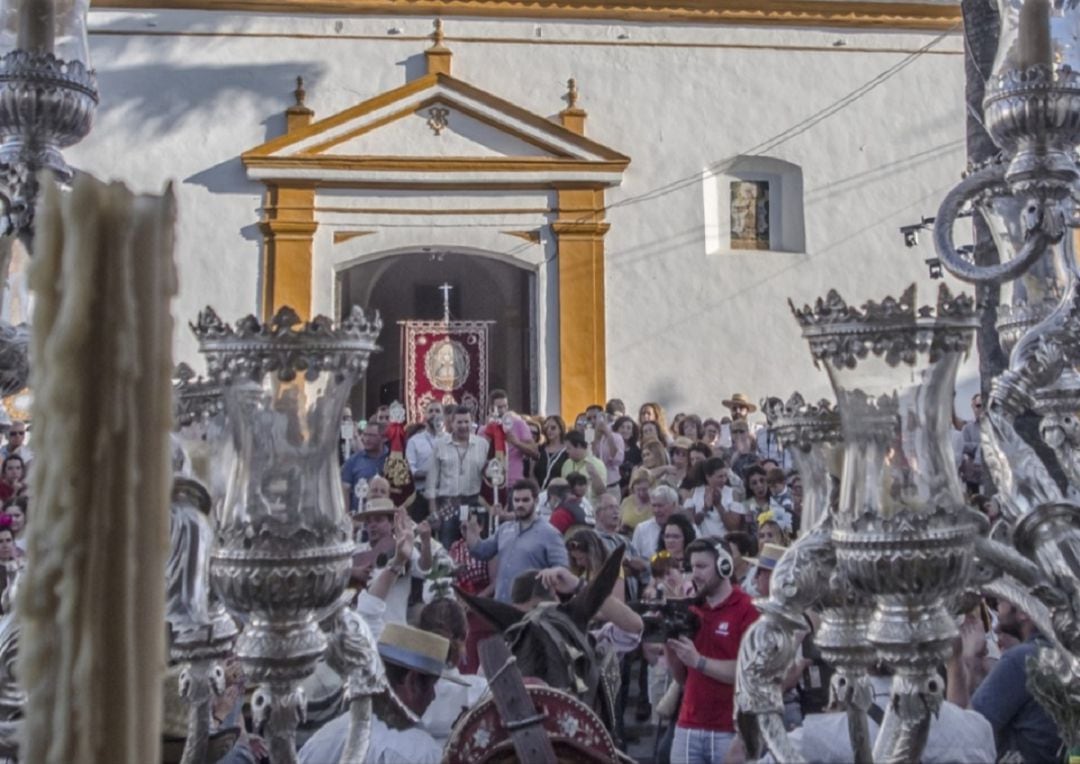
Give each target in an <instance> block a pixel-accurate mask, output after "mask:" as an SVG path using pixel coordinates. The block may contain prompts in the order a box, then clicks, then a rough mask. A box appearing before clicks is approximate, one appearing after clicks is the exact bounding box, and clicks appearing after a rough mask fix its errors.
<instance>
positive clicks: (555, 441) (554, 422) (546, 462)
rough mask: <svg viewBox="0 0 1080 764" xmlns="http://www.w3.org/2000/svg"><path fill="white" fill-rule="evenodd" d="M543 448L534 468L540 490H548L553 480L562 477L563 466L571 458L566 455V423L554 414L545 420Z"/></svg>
mask: <svg viewBox="0 0 1080 764" xmlns="http://www.w3.org/2000/svg"><path fill="white" fill-rule="evenodd" d="M543 434H544V440H543V444H544V445H543V446H542V447H541V448H540V457H539V458H538V459H537V460H536V466H535V467H534V468H533V476H534V477H535V478H536V482H537V483H539V484H540V490H544V489H546V488H547V484H548V483H550V482H551V479H552V478H557V477H560V476H562V468H563V465H564V464H566V460H567V459H568V458H569V457H568V456H567V455H566V443H565V442H564V440H563V439H564V438H565V437H566V422H564V421H563V418H562V417H561V416H559V415H558V414H552V415H551V416H549V417H546V418H545V419H544V425H543Z"/></svg>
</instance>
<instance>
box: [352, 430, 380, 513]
mask: <svg viewBox="0 0 1080 764" xmlns="http://www.w3.org/2000/svg"><path fill="white" fill-rule="evenodd" d="M387 454H388V451H387V448H386V446H385V445H383V438H382V432H381V431H380V430H379V425H378V424H376V423H375V422H369V423H368V425H367V426H366V427H365V428H364V431H363V432H362V433H361V434H360V450H359V451H357V452H356V453H355V454H353V455H352V456H350V457H349V458H348V460H346V462H345V464H344V465H342V467H341V483H342V485H343V486H344V488H345V499H346V501H348V504H349V511H350V512H356V511H357V510H358V509H359V503H358V502H357V500H356V492H355V491H354V490H353V489H355V488H356V484H357V483H359V482H360V481H361V480H366V481H368V482H370V481H371V479H372V478H373V477H375V476H376V475H379V474H381V473H382V469H383V465H384V464H386V457H387Z"/></svg>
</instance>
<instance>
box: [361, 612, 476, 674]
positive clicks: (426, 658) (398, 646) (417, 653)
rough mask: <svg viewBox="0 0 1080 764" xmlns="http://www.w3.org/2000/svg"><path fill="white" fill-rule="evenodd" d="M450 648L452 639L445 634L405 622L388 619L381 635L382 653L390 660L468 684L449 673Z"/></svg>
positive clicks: (381, 654) (422, 671) (380, 649)
mask: <svg viewBox="0 0 1080 764" xmlns="http://www.w3.org/2000/svg"><path fill="white" fill-rule="evenodd" d="M449 652H450V640H448V639H447V638H446V637H443V636H440V635H438V634H432V633H431V632H430V631H424V630H423V629H416V628H413V627H412V626H406V625H405V624H403V623H388V624H386V626H385V627H384V628H383V631H382V634H380V635H379V656H380V657H381V658H382V659H383V660H384V661H386V662H387V663H393V664H395V665H398V666H402V667H404V668H407V669H412V670H413V671H419V672H420V673H422V674H430V675H431V676H437V677H441V678H443V679H448V680H450V681H451V682H457V683H458V684H465V683H464V682H462V681H461V680H460V679H456V678H455V677H453V676H451V675H448V674H446V656H447V654H448V653H449Z"/></svg>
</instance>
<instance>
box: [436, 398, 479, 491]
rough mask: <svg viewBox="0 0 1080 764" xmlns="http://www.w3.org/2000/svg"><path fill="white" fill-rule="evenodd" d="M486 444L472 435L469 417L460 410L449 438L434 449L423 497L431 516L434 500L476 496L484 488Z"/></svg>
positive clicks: (463, 410)
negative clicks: (425, 499) (428, 505)
mask: <svg viewBox="0 0 1080 764" xmlns="http://www.w3.org/2000/svg"><path fill="white" fill-rule="evenodd" d="M487 453H488V442H487V440H485V439H484V438H482V437H480V436H479V435H474V434H473V432H472V415H471V414H470V413H469V411H468V409H466V408H464V407H459V408H457V409H455V410H454V414H453V418H452V419H451V437H450V438H449V439H447V440H440V441H439V442H438V443H436V445H435V450H434V454H433V457H432V459H431V461H430V463H429V471H428V473H427V486H426V487H425V489H424V494H425V496H426V497H427V499H428V502H429V504H430V506H431V510H432V512H435V511H436V505H435V501H436V499H437V498H451V497H453V498H457V497H462V496H476V495H478V494H479V493H480V489H481V486H482V485H483V475H484V467H485V466H487Z"/></svg>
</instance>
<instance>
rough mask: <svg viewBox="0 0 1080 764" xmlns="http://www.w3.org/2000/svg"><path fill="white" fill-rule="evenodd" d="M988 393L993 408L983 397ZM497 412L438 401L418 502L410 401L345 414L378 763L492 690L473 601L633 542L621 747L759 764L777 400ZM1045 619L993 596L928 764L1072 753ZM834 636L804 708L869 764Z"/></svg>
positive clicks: (531, 595)
mask: <svg viewBox="0 0 1080 764" xmlns="http://www.w3.org/2000/svg"><path fill="white" fill-rule="evenodd" d="M971 403H972V410H973V413H974V414H975V415H976V416H977V415H978V413H979V411H980V409H981V405H980V404H981V399H980V398H979V396H975V398H974V399H973V400H972V402H971ZM488 404H489V410H488V415H487V416H486V417H485V418H484V421H480V422H477V421H475V418H474V416H473V413H472V412H471V411H469V410H468V409H466V408H463V407H444V406H442V405H441V404H439V403H437V402H432V403H429V404H428V405H427V406H426V407H425V410H424V412H423V421H422V422H421V423H418V424H416V425H414V426H412V427H411V428H409V430H408V432H407V438H406V440H405V441H404V448H403V453H402V454H401V456H402V457H403V458H404V460H405V463H407V465H408V469H409V473H410V475H409V484H410V491H409V495H408V496H405V497H404V498H403V497H402V495H401V493H400V491H399V490H397V491H396V489H395V486H397V487H398V488H399V487H400V485H401V483H402V480H401V476H400V474H398V475H393V476H391V475H388V473H389V472H393V470H392V469H390V468H389V467H388V463H389V462H390V460H391V450H392V448H393V444H392V443H391V442H389V440H388V437H387V435H388V431H389V430H391V429H392V427H391V422H390V415H389V411H388V410H387V409H380V410H379V411H377V412H375V413H374V414H373V415H372V416H371V418H370V419H369V420H368V421H360V422H355V421H353V420H352V418H351V416H349V415H348V414H347V415H346V420H345V422H344V423H343V432H342V444H341V445H342V449H341V462H342V466H341V480H342V490H343V492H344V496H345V498H346V501H347V506H348V507H349V511H350V515H351V517H352V519H353V527H354V534H355V539H356V541H357V547H356V550H357V551H356V553H355V555H354V559H353V569H352V574H351V581H350V586H351V588H352V591H353V593H354V595H355V596H354V599H353V601H352V604H351V606H352V607H353V608H354V610H355V612H356V613H358V614H359V615H360V616H361V617H363V618H364V619H365V620H366V621H367V624H368V626H369V628H370V629H371V631H372V634H373V635H374V637H375V638H376V640H377V643H378V650H379V653H380V655H381V656H382V658H383V661H384V664H385V666H386V672H387V680H388V683H389V690H388V692H387V693H385V695H383V696H380V697H379V698H377V700H376V703H375V708H374V720H373V726H372V737H371V753H370V754H369V756H368V761H369V762H377V763H378V764H391V763H392V762H403V763H404V762H408V763H409V764H423V763H424V762H437V761H440V760H441V758H442V752H443V750H444V746H445V745H446V743H447V740H448V738H449V736H450V734H451V729H452V727H453V725H454V722H455V721H456V720H457V719H458V718H459V717H460V716H461V714H462V713H463V711H465V710H467V709H470V708H473V707H474V706H476V704H477V703H478V702H480V700H481V698H482V697H483V696H484V695H485V693H486V692H487V690H488V685H487V680H486V679H485V677H484V676H483V673H484V672H483V670H482V667H481V660H480V655H479V650H478V645H479V644H480V642H481V641H482V640H484V639H485V638H487V637H489V636H492V635H493V634H495V633H496V631H495V628H494V626H493V625H492V623H490V622H489V619H487V618H485V617H484V616H482V615H481V614H480V613H479V612H477V611H476V610H475V609H474V608H470V607H469V606H468V604H467V603H466V602H464V601H463V599H464V598H463V597H462V596H460V595H458V594H457V593H456V592H461V593H464V594H466V595H471V596H476V597H489V598H492V599H493V600H495V601H497V602H499V603H502V604H504V605H508V606H510V607H512V608H516V609H518V610H519V611H521V612H529V611H531V610H533V609H535V608H537V607H543V606H544V605H545V604H551V603H558V602H560V601H566V600H567V599H568V598H570V597H572V596H573V595H574V594H575V593H577V592H580V591H581V590H582V587H584V586H586V585H587V584H588V583H589V582H591V581H593V580H595V579H596V577H597V576H598V574H599V572H600V570H601V568H602V567H603V565H604V563H605V561H606V560H607V559H608V558H609V555H611V554H612V553H613V552H615V551H616V550H621V551H622V569H621V572H620V574H619V577H618V580H617V582H616V583H615V586H614V589H613V590H612V592H611V594H610V596H609V597H608V599H607V600H605V602H604V603H603V605H602V606H601V607H600V608H599V609H598V610H597V611H596V613H595V615H594V616H593V622H592V623H590V624H589V634H590V640H591V641H592V642H593V643H596V644H597V645H599V646H600V647H601V648H602V649H604V650H606V651H608V652H609V653H610V654H611V655H612V656H614V660H615V661H616V662H617V665H618V671H619V678H620V684H619V688H618V692H617V696H616V703H615V713H614V719H613V723H612V725H611V729H610V732H611V734H612V737H613V739H615V740H616V742H617V744H618V745H619V746H620V747H622V748H623V750H634V751H636V752H637V753H638V755H639V756H640V755H642V754H641V752H642V751H644V750H647V751H649V752H650V753H649V754H647V756H648V758H650V760H653V761H658V762H669V761H670V762H675V763H677V764H683V763H686V764H690V763H693V764H698V763H702V764H704V763H713V762H723V761H733V762H734V761H740V760H741V759H742V758H743V757H744V756H745V755H746V751H745V747H744V745H743V741H742V740H741V739H740V737H739V736H738V734H737V731H736V725H735V715H734V683H735V670H736V659H737V656H738V651H739V645H740V641H741V639H742V637H743V635H744V634H745V633H746V631H747V629H749V628H750V626H751V625H752V624H753V623H754V621H755V619H756V618H757V616H758V610H757V609H756V607H755V606H754V598H766V597H768V596H769V594H770V583H771V576H772V572H773V570H774V569H775V567H776V565H777V563H778V562H779V561H780V559H781V557H782V556H783V554H784V552H785V550H786V548H787V547H789V546H790V545H791V544H792V543H793V542H794V541H795V540H796V539H797V538H798V537H799V534H800V533H801V532H803V531H804V528H803V525H802V504H803V495H802V485H801V482H800V478H799V474H798V472H797V471H796V470H795V469H794V462H793V459H792V454H791V453H789V452H787V451H785V450H784V449H783V448H782V447H781V446H780V444H779V442H778V441H777V438H776V437H775V434H774V433H773V431H772V430H771V429H770V428H769V426H768V424H767V423H766V422H762V421H754V420H755V419H756V418H760V417H755V414H756V411H757V407H756V406H755V405H754V404H753V402H752V401H751V400H750V399H749V398H748V397H747V396H745V395H742V394H735V395H732V396H731V397H730V398H728V399H726V400H724V401H723V406H724V409H725V410H724V415H723V416H718V417H715V418H713V417H708V416H700V415H697V414H678V415H676V416H674V417H673V418H672V419H671V420H670V421H669V420H668V418H667V414H666V412H665V411H664V408H663V407H662V406H661V405H660V404H658V403H655V402H649V403H644V404H642V405H641V406H640V407H639V408H638V409H637V411H636V415H633V416H632V415H630V414H628V413H627V410H626V408H625V406H624V405H623V404H622V402H621V401H618V400H611V401H608V402H607V403H606V405H599V404H597V405H594V406H590V407H589V408H588V409H587V410H586V411H584V412H582V413H581V414H580V415H578V416H577V417H575V419H574V421H573V423H572V424H570V425H568V424H567V423H566V422H564V420H563V419H562V417H560V416H558V415H548V416H532V415H527V414H521V413H518V412H515V411H514V410H513V409H512V408H511V406H510V401H509V398H508V396H507V394H506V393H505V392H503V391H498V390H497V391H495V392H493V393H492V395H491V396H490V400H489V401H488ZM954 424H955V429H956V443H955V446H956V457H957V470H958V475H959V476H960V477H961V480H962V482H964V483H965V484H966V485H967V487H968V489H969V491H970V494H971V496H970V498H971V501H972V504H973V506H975V507H977V508H979V509H981V510H982V511H984V512H986V513H987V514H988V515H990V519H991V520H992V519H994V504H993V501H991V500H987V499H985V498H983V496H982V494H981V491H982V482H983V480H984V479H985V475H984V474H983V471H982V460H981V455H980V453H979V446H978V429H977V428H978V424H977V422H975V421H973V422H964V421H961V420H959V419H958V418H957V419H956V420H955V422H954ZM26 440H27V425H26V423H23V422H15V423H14V424H13V425H12V426H11V427H10V429H8V431H7V433H6V443H5V444H4V445H3V447H2V448H0V502H2V503H3V504H2V507H3V511H2V512H0V575H2V576H3V580H2V581H0V584H2V585H4V586H6V583H7V581H8V580H10V579H11V577H12V576H13V575H14V574H16V573H17V572H18V570H19V569H20V568H21V567H22V565H23V561H24V549H25V546H24V542H23V538H22V533H23V528H24V527H25V523H26V517H27V514H28V512H29V497H28V494H27V483H26V478H27V472H28V470H29V469H30V467H31V464H32V460H33V455H32V453H31V452H30V449H29V448H28V447H27V446H26ZM493 461H495V462H497V463H498V464H499V468H497V469H494V470H493V469H492V462H493ZM391 477H393V480H391ZM0 602H3V603H4V604H5V605H6V606H10V603H9V602H8V600H7V599H6V598H3V597H2V596H0ZM1022 608H1023V603H1011V602H1006V601H1003V600H1002V601H996V602H995V601H992V600H983V601H981V602H979V603H978V605H977V606H976V607H974V608H973V609H972V610H971V611H970V612H968V613H966V614H965V615H964V617H963V619H962V622H961V624H960V637H959V638H958V639H957V642H956V645H955V650H954V655H953V657H952V658H951V659H950V660H949V662H948V663H947V665H945V666H942V673H943V676H944V677H945V678H946V687H947V691H946V698H947V701H946V702H945V704H944V706H943V708H942V711H941V713H940V714H939V715H938V716H936V717H935V718H934V720H933V721H932V722H931V725H930V731H929V737H928V743H927V747H926V752H925V754H924V757H923V760H924V761H942V762H944V761H957V762H960V761H963V762H973V761H986V762H993V761H999V760H1002V759H1003V758H1004V759H1007V760H1011V761H1030V762H1034V761H1054V760H1060V758H1061V745H1062V744H1061V741H1060V739H1059V737H1058V733H1057V730H1056V728H1055V726H1054V724H1053V722H1052V721H1051V720H1050V718H1049V716H1048V715H1047V714H1046V712H1045V711H1044V710H1043V709H1042V708H1041V707H1040V706H1039V705H1038V704H1037V703H1036V702H1035V701H1034V699H1033V698H1032V696H1031V694H1030V692H1029V691H1028V690H1027V687H1026V681H1025V676H1026V670H1027V669H1026V659H1027V657H1028V656H1030V655H1031V654H1032V653H1033V652H1034V651H1035V650H1036V649H1037V648H1038V646H1039V645H1041V644H1045V640H1044V639H1043V637H1042V636H1041V635H1040V634H1039V633H1038V630H1037V629H1036V627H1035V625H1034V624H1033V622H1032V620H1031V619H1030V618H1029V617H1028V616H1027V614H1026V613H1024V611H1023V609H1022ZM818 625H819V624H818V621H817V616H816V615H815V614H814V613H807V614H806V629H805V636H804V638H803V641H802V644H801V646H800V649H799V652H798V654H797V657H796V659H795V661H794V663H793V664H792V666H791V667H790V670H789V672H788V675H787V677H786V679H785V681H784V685H783V690H784V695H783V697H784V708H785V713H784V719H785V723H786V725H787V726H788V729H789V730H790V731H791V739H792V741H793V743H794V744H795V745H796V748H797V749H798V750H801V752H802V754H803V755H804V757H805V758H806V759H807V760H809V761H852V760H853V753H852V751H851V749H850V745H849V743H848V735H847V734H846V719H845V717H844V715H843V714H840V713H837V712H836V711H834V710H833V709H831V708H830V705H829V703H830V694H829V683H830V674H831V669H830V667H829V666H828V665H827V664H826V663H825V662H823V661H822V660H821V658H820V652H819V651H818V650H817V649H816V647H815V645H814V636H815V631H816V628H817V626H818ZM226 676H227V680H228V681H227V690H226V693H225V694H224V695H222V696H220V697H219V698H218V699H217V701H216V702H215V706H214V726H215V729H224V728H227V727H229V726H230V725H236V724H238V723H239V724H240V728H241V730H243V729H244V725H243V723H242V720H241V719H240V715H241V714H242V712H243V709H244V704H243V693H244V680H243V673H242V671H240V670H239V668H238V667H237V666H235V665H230V667H229V668H228V669H227V671H226ZM871 683H872V687H873V692H874V699H873V706H872V708H871V713H870V717H871V730H872V732H873V733H874V734H876V730H877V724H878V723H879V722H880V719H881V716H880V713H881V708H882V707H883V706H884V705H885V704H886V702H887V698H888V692H889V685H890V677H889V675H888V668H887V667H885V666H879V667H878V668H877V669H876V670H875V672H874V675H873V676H872V677H871ZM304 689H305V694H306V697H307V699H308V713H307V718H306V720H305V722H304V724H303V725H302V726H301V730H300V736H299V741H300V743H301V744H302V745H301V748H300V753H299V761H300V762H301V764H324V763H326V764H329V762H336V761H338V759H339V758H340V755H341V752H342V751H343V750H344V749H345V747H346V745H347V744H348V740H347V735H348V719H349V714H348V713H347V709H346V693H345V692H344V687H343V686H342V682H341V679H340V678H339V677H337V676H336V674H335V673H334V672H333V671H331V670H329V669H328V668H327V667H326V666H325V665H323V664H320V667H319V668H318V669H317V671H316V673H315V675H313V676H312V677H311V678H310V679H309V680H308V681H307V682H306V684H305V688H304ZM875 709H876V710H877V712H878V713H877V714H875V713H874V710H875ZM178 726H180V725H178ZM178 731H179V730H178ZM265 754H266V748H265V745H264V744H263V743H262V741H261V740H260V739H259V738H258V737H256V736H255V735H254V734H251V735H248V734H247V733H246V732H244V734H242V736H241V738H240V739H239V740H238V741H237V742H236V744H235V745H233V746H232V747H231V748H230V749H229V750H228V751H227V752H225V753H224V755H223V757H222V758H221V759H220V761H223V762H228V764H255V763H256V762H259V761H261V760H263V757H264V756H265Z"/></svg>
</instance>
